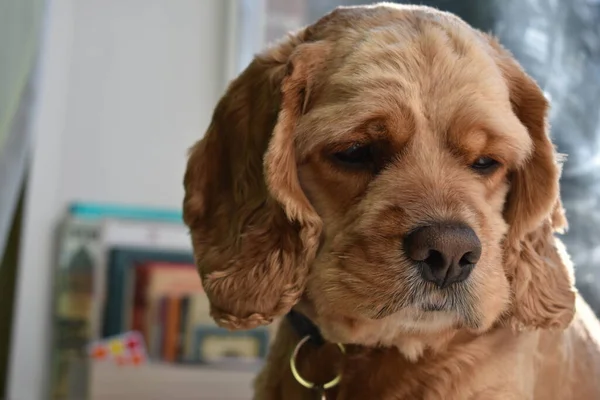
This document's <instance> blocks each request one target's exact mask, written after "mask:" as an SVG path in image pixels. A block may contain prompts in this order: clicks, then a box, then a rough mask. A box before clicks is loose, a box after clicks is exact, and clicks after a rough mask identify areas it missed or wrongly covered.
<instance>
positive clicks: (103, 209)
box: [0, 0, 600, 400]
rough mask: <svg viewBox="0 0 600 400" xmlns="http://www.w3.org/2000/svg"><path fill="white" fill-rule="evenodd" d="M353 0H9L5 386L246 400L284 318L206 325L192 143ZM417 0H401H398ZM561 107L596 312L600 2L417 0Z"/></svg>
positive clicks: (1, 60) (3, 69)
mask: <svg viewBox="0 0 600 400" xmlns="http://www.w3.org/2000/svg"><path fill="white" fill-rule="evenodd" d="M361 3H365V1H363V2H359V1H349V0H348V1H342V0H0V256H1V257H2V262H1V264H0V399H9V400H35V399H46V398H52V399H76V400H85V399H127V400H134V399H140V400H141V399H164V398H169V399H171V398H172V399H175V398H176V399H249V398H250V397H251V394H250V393H251V392H250V389H249V388H250V384H251V381H252V378H253V376H254V375H255V374H256V371H257V370H258V368H260V365H261V362H262V359H263V358H264V355H265V353H266V351H267V348H268V343H269V341H270V340H271V339H272V337H273V333H274V331H275V330H276V326H275V327H271V328H268V329H267V328H265V329H257V330H254V331H250V332H245V333H236V334H233V333H228V332H225V331H222V330H220V329H218V328H216V327H215V326H214V325H213V324H212V322H211V321H210V319H208V318H207V312H206V310H207V303H206V299H205V297H204V296H203V293H202V288H201V283H200V282H199V278H198V277H197V275H196V274H195V272H194V269H193V266H192V265H191V264H192V259H191V251H190V244H189V237H188V236H187V232H186V230H185V228H184V227H183V226H182V224H181V210H180V204H181V200H182V197H183V189H182V185H181V182H182V177H183V172H184V165H185V159H186V151H187V148H188V147H189V146H190V145H191V144H192V143H194V142H195V141H196V140H197V139H199V138H200V137H201V136H202V134H203V132H204V130H205V128H206V127H207V125H208V123H209V119H210V116H211V113H212V110H213V107H214V105H215V103H216V101H217V100H218V98H219V96H220V95H221V94H222V92H223V90H224V88H225V87H226V84H227V82H228V81H229V80H230V79H232V78H233V77H235V75H236V74H238V73H239V72H240V71H241V70H242V69H243V68H244V67H245V66H246V65H247V64H248V62H249V61H250V60H251V58H252V56H253V54H255V53H256V52H258V51H259V50H260V49H262V48H264V47H265V46H266V45H267V44H268V43H270V42H273V41H274V40H276V39H278V38H280V37H281V36H283V35H284V34H285V33H286V32H287V31H289V30H295V29H297V28H299V27H301V26H303V25H305V24H307V23H310V22H312V21H315V20H316V19H317V18H318V17H320V16H321V15H323V14H324V13H326V12H328V11H330V10H331V9H333V8H334V7H336V6H338V5H351V4H361ZM399 3H404V2H399ZM420 3H423V4H428V5H432V6H435V7H438V8H441V9H444V10H448V11H452V12H454V13H456V14H458V15H460V16H461V17H462V18H464V19H465V20H466V21H467V22H469V23H470V24H472V25H473V26H475V27H477V28H479V29H482V30H484V31H490V32H493V33H494V34H496V35H497V36H498V37H499V38H500V40H501V42H502V43H503V44H504V45H505V46H506V47H508V48H509V49H510V50H511V51H512V52H513V53H514V54H515V56H516V57H517V58H518V59H519V61H520V62H521V63H522V64H523V66H524V67H525V69H526V70H527V71H528V72H529V73H530V74H531V75H533V76H534V77H535V78H536V79H537V81H538V83H539V84H540V86H541V87H542V88H543V90H544V91H545V92H546V94H547V96H548V97H549V98H550V99H551V101H552V111H551V123H552V135H553V138H554V140H555V143H556V144H557V146H558V149H559V151H561V152H564V153H567V154H569V158H568V161H567V163H566V164H565V168H564V172H563V177H562V196H563V201H564V205H565V207H566V209H567V214H568V217H569V220H570V230H569V232H568V234H567V235H566V236H565V238H564V239H565V241H566V243H567V246H568V249H569V251H570V253H571V255H572V258H573V260H574V261H575V264H576V267H577V270H576V274H577V279H578V287H579V289H580V291H581V292H582V293H583V295H584V296H585V297H586V299H587V300H588V301H589V302H590V304H591V305H592V306H593V307H594V309H595V311H596V313H600V294H599V293H600V291H599V289H600V270H599V268H600V1H599V0H570V1H561V0H487V1H482V0H438V1H421V2H420Z"/></svg>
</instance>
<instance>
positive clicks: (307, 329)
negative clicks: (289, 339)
mask: <svg viewBox="0 0 600 400" xmlns="http://www.w3.org/2000/svg"><path fill="white" fill-rule="evenodd" d="M286 318H287V320H288V321H289V323H290V325H291V326H292V329H293V330H294V332H296V334H297V335H298V336H299V338H300V339H302V338H304V337H306V336H310V340H311V342H312V343H313V344H314V345H315V346H317V347H320V346H322V345H323V344H325V339H323V336H322V335H321V331H320V330H319V328H318V327H317V326H316V325H315V324H314V323H313V322H312V321H311V320H310V319H308V317H306V316H305V315H304V314H301V313H299V312H298V311H294V310H290V312H288V313H287V315H286Z"/></svg>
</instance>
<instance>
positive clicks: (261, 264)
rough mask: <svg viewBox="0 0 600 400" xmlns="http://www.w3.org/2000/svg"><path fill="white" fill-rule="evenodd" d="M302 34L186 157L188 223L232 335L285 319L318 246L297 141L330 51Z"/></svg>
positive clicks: (229, 97) (248, 75) (232, 100)
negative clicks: (300, 177) (299, 126)
mask: <svg viewBox="0 0 600 400" xmlns="http://www.w3.org/2000/svg"><path fill="white" fill-rule="evenodd" d="M304 34H305V33H303V32H300V33H299V34H298V35H296V36H294V37H291V38H290V39H288V40H287V41H286V42H283V43H282V44H279V45H278V46H277V47H275V48H274V49H272V50H270V51H269V52H267V53H266V54H263V55H259V56H257V57H256V58H255V59H254V61H253V62H252V63H251V64H250V65H249V66H248V67H247V68H246V70H245V71H244V72H243V73H242V74H241V75H240V76H239V77H238V78H237V79H236V80H234V81H233V82H232V83H231V85H230V86H229V88H228V90H227V92H226V94H225V95H224V96H223V98H222V99H221V100H220V102H219V103H218V105H217V107H216V109H215V111H214V114H213V119H212V122H211V124H210V126H209V128H208V131H207V132H206V135H205V136H204V138H203V139H202V140H200V141H199V142H198V143H196V145H194V146H193V148H192V149H191V153H190V156H189V160H188V164H187V170H186V173H185V178H184V186H185V198H184V204H183V210H184V221H185V223H186V224H187V225H188V227H189V228H190V231H191V236H192V242H193V247H194V255H195V259H196V263H197V265H198V268H199V271H200V274H201V277H202V281H203V285H204V289H205V291H206V293H207V295H208V298H209V300H210V302H211V315H212V317H213V318H214V319H215V321H216V322H217V323H218V324H219V325H221V326H223V327H226V328H229V329H249V328H253V327H256V326H258V325H264V324H268V323H270V322H271V321H272V320H273V318H274V317H277V316H280V315H283V314H285V313H287V312H288V311H289V310H290V309H291V307H292V306H293V305H294V304H295V303H296V302H297V301H298V300H299V298H300V296H301V295H302V293H303V291H304V286H305V281H306V277H307V273H308V267H309V265H310V263H311V262H312V260H313V259H314V256H315V253H316V251H317V247H318V244H319V240H320V233H321V225H322V222H321V220H320V218H319V217H318V215H317V214H316V212H315V211H314V209H313V207H312V206H311V204H310V203H309V201H308V200H307V198H306V196H305V195H304V193H303V191H302V189H301V187H300V184H299V182H298V176H297V170H296V168H297V167H296V157H295V137H294V134H295V127H296V124H297V121H298V119H299V118H300V117H301V115H302V114H303V112H305V111H306V110H305V109H306V105H307V104H308V103H307V97H308V94H309V93H310V89H311V85H312V83H313V80H314V79H315V78H314V77H315V74H316V70H317V69H318V67H319V66H320V63H321V62H322V60H323V57H324V54H323V53H324V49H325V47H326V46H325V45H323V44H322V43H320V42H313V43H307V42H306V41H305V38H304V37H303V36H304Z"/></svg>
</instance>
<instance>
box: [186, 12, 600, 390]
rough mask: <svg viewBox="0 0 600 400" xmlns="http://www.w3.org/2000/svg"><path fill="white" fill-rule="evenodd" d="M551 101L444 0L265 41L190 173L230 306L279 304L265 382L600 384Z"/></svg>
mask: <svg viewBox="0 0 600 400" xmlns="http://www.w3.org/2000/svg"><path fill="white" fill-rule="evenodd" d="M573 95H574V96H576V95H577V94H573ZM547 108H548V103H547V101H546V99H545V97H544V95H543V93H542V92H541V90H540V89H539V87H538V86H537V85H536V83H535V82H534V81H533V80H532V79H531V78H530V77H529V76H528V75H527V74H525V72H524V71H523V69H522V68H521V67H520V66H519V64H518V63H517V62H516V61H515V60H514V59H513V57H512V56H511V55H510V54H509V53H508V52H507V51H506V50H505V49H504V48H503V47H501V46H500V45H499V44H498V42H497V41H496V40H495V39H493V38H492V37H490V36H488V35H486V34H484V33H482V32H479V31H477V30H475V29H473V28H471V27H469V26H468V25H467V24H466V23H465V22H463V21H462V20H460V19H459V18H457V17H455V16H453V15H451V14H448V13H444V12H440V11H437V10H434V9H432V8H428V7H422V6H399V5H392V4H378V5H375V6H365V7H348V8H339V9H337V10H335V11H333V12H332V13H330V14H328V15H326V16H325V17H323V18H322V19H320V20H319V21H317V22H316V23H315V24H313V25H311V26H308V27H306V28H304V29H302V30H300V31H298V32H296V33H295V34H293V35H291V36H290V37H288V38H287V39H285V40H284V41H282V42H280V43H279V44H277V45H275V46H274V47H272V48H270V49H268V50H267V51H266V52H264V53H262V54H259V55H257V56H256V57H255V59H254V60H253V62H252V63H251V64H250V65H249V66H248V67H247V68H246V70H245V71H244V72H243V73H242V74H241V75H240V76H239V77H238V78H237V79H235V80H234V81H233V82H232V83H231V84H230V86H229V88H228V90H227V93H226V94H225V95H224V96H223V98H222V99H221V100H220V102H219V103H218V105H217V107H216V109H215V111H214V116H213V119H212V122H211V124H210V127H209V128H208V131H207V133H206V135H205V136H204V138H202V140H200V141H199V142H198V143H196V144H195V145H194V146H193V148H192V149H191V153H190V156H189V162H188V165H187V171H186V174H185V179H184V181H185V190H186V194H185V200H184V219H185V222H186V224H187V225H188V226H189V228H190V230H191V236H192V241H193V246H194V253H195V258H196V260H197V264H198V268H199V270H200V274H201V276H202V279H203V283H204V287H205V290H206V293H207V295H208V297H209V300H210V302H211V314H212V316H213V317H214V319H215V320H216V321H217V323H218V324H219V325H220V326H223V327H226V328H229V329H249V328H253V327H256V326H259V325H266V324H270V323H271V322H273V321H274V320H275V319H277V320H278V321H280V326H279V329H278V332H277V337H276V338H275V339H274V342H273V344H272V348H271V351H270V354H269V357H268V360H267V363H266V366H265V368H264V369H263V371H262V372H261V374H260V375H259V377H258V378H257V381H256V383H255V398H256V399H260V400H262V399H273V400H278V399H286V400H294V399H315V398H326V399H357V400H358V399H360V400H364V399H377V400H379V399H382V400H385V399H443V400H451V399H484V400H494V399H498V400H508V399H540V400H548V399H561V400H563V399H578V400H583V399H600V326H599V325H600V324H599V323H598V320H597V319H596V317H595V316H594V315H593V313H592V311H591V310H590V309H589V307H588V306H587V305H586V303H585V302H584V301H583V300H582V299H581V298H580V297H579V295H578V294H577V292H576V290H575V288H574V285H573V272H572V266H571V264H570V261H569V259H568V256H567V254H566V253H565V251H564V248H563V247H562V245H561V243H560V242H559V241H558V240H557V239H555V237H554V236H553V235H554V233H555V232H556V231H560V230H561V229H562V228H563V227H564V226H565V225H566V221H565V218H564V216H563V210H562V206H561V203H560V199H559V174H560V158H559V157H558V156H557V154H556V153H555V150H554V147H553V145H552V143H551V141H550V139H549V134H548V125H547V121H546V114H547ZM286 316H287V317H286ZM279 317H283V318H281V319H280V320H279ZM303 332H304V333H303ZM305 333H306V335H307V336H306V337H303V336H304V334H305ZM310 339H313V340H310ZM290 359H291V361H290Z"/></svg>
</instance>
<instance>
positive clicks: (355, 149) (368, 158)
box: [333, 143, 373, 167]
mask: <svg viewBox="0 0 600 400" xmlns="http://www.w3.org/2000/svg"><path fill="white" fill-rule="evenodd" d="M333 156H334V158H335V159H336V160H337V161H339V162H340V163H342V164H347V165H350V166H354V167H360V166H366V165H368V164H371V163H373V148H372V146H371V145H364V144H358V143H357V144H353V145H352V146H350V147H348V148H347V149H345V150H343V151H339V152H337V153H334V154H333Z"/></svg>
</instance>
